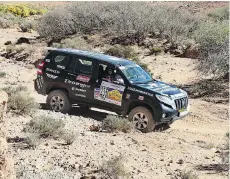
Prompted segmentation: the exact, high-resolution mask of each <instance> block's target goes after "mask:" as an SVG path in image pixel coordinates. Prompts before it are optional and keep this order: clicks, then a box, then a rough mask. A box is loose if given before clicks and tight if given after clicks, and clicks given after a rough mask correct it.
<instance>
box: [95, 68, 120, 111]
mask: <svg viewBox="0 0 230 179" xmlns="http://www.w3.org/2000/svg"><path fill="white" fill-rule="evenodd" d="M102 67H103V68H102ZM116 75H117V74H116V70H115V69H114V68H112V67H109V66H107V65H104V64H99V76H98V83H97V85H96V86H95V88H94V102H96V103H97V104H99V105H103V106H105V107H108V108H112V109H119V110H120V109H121V108H122V101H123V94H124V90H125V85H124V84H122V83H119V82H118V81H116V78H115V77H116Z"/></svg>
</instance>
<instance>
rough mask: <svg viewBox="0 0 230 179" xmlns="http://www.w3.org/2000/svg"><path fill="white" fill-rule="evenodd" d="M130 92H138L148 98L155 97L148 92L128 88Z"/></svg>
mask: <svg viewBox="0 0 230 179" xmlns="http://www.w3.org/2000/svg"><path fill="white" fill-rule="evenodd" d="M128 90H130V91H134V92H138V93H142V94H145V95H148V96H153V94H151V93H148V92H145V91H141V90H139V89H136V88H131V87H128Z"/></svg>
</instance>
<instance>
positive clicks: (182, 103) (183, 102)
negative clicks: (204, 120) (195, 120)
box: [175, 97, 188, 110]
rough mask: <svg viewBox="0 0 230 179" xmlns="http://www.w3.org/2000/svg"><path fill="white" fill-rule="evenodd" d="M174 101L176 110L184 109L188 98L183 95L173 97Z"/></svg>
mask: <svg viewBox="0 0 230 179" xmlns="http://www.w3.org/2000/svg"><path fill="white" fill-rule="evenodd" d="M175 103H176V108H177V110H181V109H186V108H187V106H188V98H187V97H184V98H180V99H175Z"/></svg>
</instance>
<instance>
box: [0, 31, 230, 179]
mask: <svg viewBox="0 0 230 179" xmlns="http://www.w3.org/2000/svg"><path fill="white" fill-rule="evenodd" d="M0 31H1V33H0V46H1V47H2V49H3V48H5V45H4V43H5V42H6V41H8V40H10V41H16V40H17V39H18V38H19V37H22V36H25V37H27V38H28V37H34V36H36V35H37V34H36V33H22V32H18V31H17V30H16V29H1V30H0ZM35 48H36V47H35ZM141 61H142V62H144V63H146V64H147V65H148V66H149V67H150V69H151V72H152V73H153V76H154V77H157V78H160V79H161V80H162V81H164V82H169V83H173V84H176V85H180V86H186V85H188V84H192V83H194V82H196V81H198V80H200V79H201V78H203V76H202V75H201V74H199V73H198V71H196V68H195V65H196V63H197V60H196V59H189V58H179V57H173V56H171V55H168V54H167V55H158V56H143V57H142V58H141ZM0 71H2V72H5V73H6V76H5V77H4V78H0V86H1V87H5V86H7V85H11V86H14V85H15V86H16V85H23V86H27V87H28V88H29V90H30V92H31V95H32V96H33V97H34V98H35V99H36V101H37V102H38V103H40V104H43V103H45V100H46V97H45V96H41V95H38V94H37V93H36V92H35V90H34V88H33V80H34V79H35V78H36V68H35V67H34V66H32V67H31V66H28V64H24V63H23V62H18V61H14V60H12V59H6V58H4V57H0ZM189 102H190V105H191V107H190V111H191V113H190V115H189V116H188V117H186V118H184V119H181V120H178V121H176V122H175V123H173V124H172V125H171V126H170V128H169V129H167V130H163V131H155V132H150V133H140V132H137V131H135V132H132V133H122V132H118V133H104V132H92V131H90V130H89V127H90V126H91V125H98V124H100V123H101V121H102V120H103V119H104V118H105V116H106V115H107V114H108V113H110V112H107V111H102V110H100V109H90V110H87V109H80V108H77V107H75V108H73V110H72V112H71V113H70V114H69V115H64V114H60V113H55V112H52V111H48V110H46V109H39V111H38V112H37V114H36V115H38V114H44V115H51V116H53V117H55V118H60V119H62V120H63V121H64V122H65V124H66V125H65V128H66V129H67V130H71V131H74V133H75V134H76V140H75V141H74V142H73V144H71V145H64V144H63V141H62V140H54V139H44V140H42V142H41V144H40V145H39V146H38V147H37V148H36V149H28V148H26V147H25V144H23V142H20V139H21V138H23V137H25V133H24V132H23V131H22V129H23V128H24V126H25V124H26V123H28V122H29V121H30V120H31V118H32V117H33V116H32V117H31V116H18V115H15V114H12V113H8V114H7V118H6V124H5V125H6V130H7V137H8V139H11V140H9V143H8V145H9V150H10V154H11V155H12V157H13V160H14V167H15V172H16V176H17V178H22V179H30V178H34V179H40V178H42V179H46V178H47V179H48V178H53V179H54V178H55V179H56V178H58V179H69V178H74V179H79V178H93V177H95V178H97V176H99V174H98V173H97V169H98V166H100V165H101V164H102V163H103V162H104V161H107V160H109V159H110V158H112V157H116V156H119V155H121V156H123V160H124V161H123V162H124V166H125V170H126V171H127V172H129V173H130V178H134V179H144V178H145V179H153V178H154V179H171V178H172V177H173V175H174V173H177V172H178V171H192V172H194V173H196V174H197V176H198V177H199V178H200V179H224V178H228V172H227V171H226V170H224V169H222V168H221V158H220V156H219V153H220V150H221V148H222V147H223V146H224V145H225V142H226V133H227V132H228V127H229V124H228V104H227V103H215V102H209V101H208V100H205V99H203V98H191V97H190V99H189ZM17 139H18V140H17Z"/></svg>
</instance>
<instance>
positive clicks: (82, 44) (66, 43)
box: [52, 37, 92, 50]
mask: <svg viewBox="0 0 230 179" xmlns="http://www.w3.org/2000/svg"><path fill="white" fill-rule="evenodd" d="M52 46H53V47H56V48H73V49H79V50H90V49H92V47H91V46H90V45H89V44H88V43H87V42H86V41H85V40H84V39H82V38H80V37H74V38H67V39H64V40H61V42H60V43H53V45H52Z"/></svg>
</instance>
